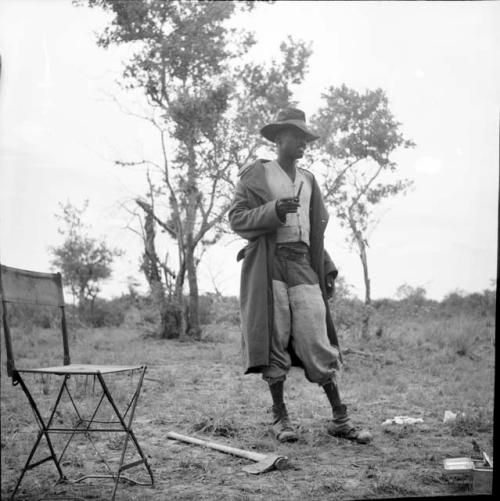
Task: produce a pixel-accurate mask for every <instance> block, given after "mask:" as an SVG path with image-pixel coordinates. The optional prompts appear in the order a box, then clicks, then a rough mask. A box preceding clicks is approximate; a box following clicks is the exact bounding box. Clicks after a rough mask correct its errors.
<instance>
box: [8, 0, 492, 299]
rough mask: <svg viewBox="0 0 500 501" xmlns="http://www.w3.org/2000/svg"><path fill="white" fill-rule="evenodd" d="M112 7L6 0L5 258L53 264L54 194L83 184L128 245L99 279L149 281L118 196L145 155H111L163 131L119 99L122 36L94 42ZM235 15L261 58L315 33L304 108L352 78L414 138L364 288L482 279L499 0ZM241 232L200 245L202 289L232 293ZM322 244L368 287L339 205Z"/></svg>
mask: <svg viewBox="0 0 500 501" xmlns="http://www.w3.org/2000/svg"><path fill="white" fill-rule="evenodd" d="M108 19H109V18H108V17H107V15H106V14H104V13H103V12H101V11H100V10H98V9H88V8H85V7H75V6H73V5H72V4H71V2H70V1H66V0H44V1H38V0H37V1H28V0H0V53H1V55H2V77H1V82H0V261H1V262H2V263H4V264H7V265H10V266H16V267H21V268H25V269H32V270H39V271H43V270H48V269H49V268H50V261H51V254H50V250H49V248H50V246H54V245H58V244H60V243H61V242H62V237H61V235H59V234H58V232H57V228H58V224H59V223H58V221H57V220H56V218H55V214H56V213H60V209H59V204H60V203H64V202H66V201H68V200H69V201H71V202H72V203H73V204H75V205H77V206H78V205H81V204H82V203H83V201H84V200H86V199H88V200H89V208H88V210H87V212H86V221H87V223H88V224H89V226H90V228H89V231H90V232H91V234H92V236H95V237H99V238H100V237H103V238H105V239H106V241H107V242H108V244H109V245H110V246H114V247H119V248H121V249H123V250H124V251H125V252H124V254H123V256H121V257H120V258H117V260H116V262H115V264H114V266H113V276H112V278H111V279H110V280H108V282H107V283H106V284H105V285H104V287H103V295H104V296H106V297H111V296H114V295H119V294H121V293H122V292H126V290H127V284H128V283H129V282H130V281H131V280H138V281H139V282H141V283H143V282H144V281H143V279H142V277H141V275H140V272H139V271H138V263H139V256H140V253H141V241H140V239H139V237H138V236H137V235H136V234H135V233H134V232H132V231H131V230H130V229H129V228H128V226H129V225H130V223H131V217H130V214H129V213H128V212H127V207H129V206H130V201H131V200H133V199H134V197H136V196H138V195H142V194H143V192H144V190H145V184H146V183H145V175H144V170H143V169H141V168H137V167H136V168H123V167H119V166H117V165H115V164H114V161H115V160H135V159H138V158H144V157H149V156H151V157H154V156H155V155H157V154H158V139H157V136H156V135H155V131H154V130H153V129H152V128H151V127H150V126H149V125H148V124H147V123H146V122H144V121H143V120H140V119H138V118H136V117H134V116H131V115H130V114H127V113H125V112H124V110H123V107H126V108H130V109H132V108H134V106H137V105H138V103H139V102H140V100H139V98H138V96H137V95H134V94H133V93H126V92H124V91H122V90H120V89H119V87H118V85H117V80H119V79H120V72H121V67H122V62H123V61H124V60H125V59H126V57H127V56H128V55H129V54H130V52H129V50H128V49H126V48H110V49H107V50H104V49H102V48H99V47H97V44H96V33H98V32H100V31H101V30H102V29H103V27H104V26H106V23H107V21H108ZM232 23H233V24H234V25H236V26H239V27H245V28H246V29H248V30H251V31H253V32H254V33H255V37H256V39H257V41H258V43H257V45H256V47H254V48H253V49H252V52H251V57H252V58H254V59H255V60H256V61H259V62H270V60H271V58H272V57H276V56H277V55H278V53H279V45H280V42H281V41H283V40H284V39H285V38H286V37H287V36H288V35H291V36H293V37H294V38H299V39H303V40H305V41H309V42H311V43H312V49H313V54H312V56H311V59H310V62H309V71H308V73H307V75H306V78H305V81H304V83H303V84H302V85H301V86H300V87H298V88H297V89H296V94H295V98H296V100H297V101H298V105H299V107H300V108H301V109H303V110H304V111H305V112H306V114H307V116H310V115H312V114H313V113H314V112H315V111H316V110H317V108H318V107H319V106H320V105H321V93H322V92H324V90H325V89H326V88H327V87H328V86H330V85H334V86H338V85H341V84H342V83H345V84H346V85H348V86H349V87H352V88H354V89H356V90H358V91H361V92H362V91H364V90H365V89H375V88H378V87H381V88H382V89H384V90H385V91H386V93H387V96H388V98H389V105H390V108H391V110H392V112H393V113H394V115H395V117H396V119H397V120H398V121H399V122H401V123H402V126H401V129H402V131H403V133H404V134H405V135H406V137H408V138H410V139H412V140H413V141H414V142H415V143H416V147H415V148H414V149H412V150H403V151H399V152H397V153H396V154H395V155H394V160H395V161H396V162H397V164H398V169H399V172H400V174H401V176H402V177H407V178H410V179H412V180H413V181H414V185H413V188H412V190H411V191H410V192H409V193H408V194H407V195H406V196H399V197H397V198H394V199H393V200H391V201H389V202H387V203H386V204H384V205H383V206H381V207H380V209H379V212H378V216H379V222H378V224H377V225H376V227H375V228H374V229H373V231H371V232H370V233H369V238H368V240H369V248H368V264H369V268H370V275H371V282H372V296H373V297H374V298H380V297H394V295H395V292H396V290H397V288H398V287H399V286H400V285H402V284H404V283H407V284H410V285H412V286H414V287H424V288H425V289H426V291H427V295H428V297H430V298H434V299H438V300H439V299H442V298H443V297H444V296H445V295H446V294H448V293H449V292H451V291H456V290H461V291H466V292H480V291H482V290H484V289H486V288H491V287H492V279H494V278H496V276H497V269H496V266H497V241H498V238H497V230H498V193H499V179H498V178H499V131H500V58H499V57H498V54H499V53H500V51H499V49H500V30H498V26H499V25H500V3H499V2H299V1H298V2H285V1H278V2H276V3H275V4H271V5H267V4H258V5H257V7H256V8H255V9H254V11H253V12H251V13H245V14H243V15H239V16H238V17H237V18H235V19H234V20H233V21H232ZM116 101H118V102H119V103H121V106H119V105H118V104H117V102H116ZM267 153H268V154H272V153H270V152H267ZM302 166H303V167H307V166H306V165H302ZM244 243H245V242H244V241H242V240H241V239H239V238H238V237H236V236H234V237H228V238H227V239H226V240H224V241H223V242H221V243H219V244H217V245H216V246H215V247H214V248H212V249H210V250H209V251H207V252H206V254H205V255H204V257H203V259H202V261H201V264H200V268H199V280H200V290H201V291H202V292H213V291H214V290H215V287H216V288H217V289H218V290H220V291H222V292H223V293H224V294H228V295H237V294H238V290H239V274H240V264H239V263H237V262H236V253H237V251H238V250H239V249H240V248H241V247H242V246H243V245H244ZM325 246H326V248H327V250H328V251H329V252H330V254H331V255H332V257H333V259H334V261H335V263H336V265H337V267H338V268H339V271H340V274H341V275H342V276H343V277H344V279H345V280H346V282H347V283H348V284H350V285H351V286H352V292H353V293H354V294H356V295H358V296H359V297H363V294H364V290H363V274H362V268H361V264H360V261H359V257H358V255H357V254H356V252H355V250H354V249H351V248H350V247H349V245H348V244H347V243H346V242H345V238H344V233H343V232H342V230H341V229H340V228H339V225H338V223H337V222H336V221H335V218H333V217H332V218H331V220H330V224H329V227H328V229H327V232H326V236H325ZM170 254H171V255H172V256H175V249H174V248H172V249H171V250H170ZM143 289H144V287H143ZM144 290H145V289H144Z"/></svg>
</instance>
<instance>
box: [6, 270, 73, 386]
mask: <svg viewBox="0 0 500 501" xmlns="http://www.w3.org/2000/svg"><path fill="white" fill-rule="evenodd" d="M0 296H1V300H2V320H3V327H4V335H5V350H6V355H7V373H8V375H9V376H11V377H12V375H13V372H14V371H15V362H14V353H13V350H12V339H11V333H10V328H9V322H8V316H7V303H21V304H31V305H35V306H57V307H59V308H60V309H61V331H62V338H63V351H64V364H65V365H68V364H69V363H70V358H69V346H68V333H67V328H66V316H65V312H64V295H63V288H62V278H61V274H60V273H39V272H36V271H28V270H21V269H19V268H11V267H10V266H5V265H0Z"/></svg>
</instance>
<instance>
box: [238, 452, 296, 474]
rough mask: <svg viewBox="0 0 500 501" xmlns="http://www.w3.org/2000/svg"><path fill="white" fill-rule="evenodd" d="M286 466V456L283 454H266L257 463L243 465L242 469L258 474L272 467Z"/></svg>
mask: <svg viewBox="0 0 500 501" xmlns="http://www.w3.org/2000/svg"><path fill="white" fill-rule="evenodd" d="M286 467H287V458H286V457H285V456H276V455H274V454H272V455H270V456H266V457H265V458H264V459H262V460H261V461H259V462H257V463H252V464H249V465H247V466H244V467H243V471H246V472H247V473H251V474H252V475H259V474H260V473H266V472H267V471H271V470H274V469H277V470H284V469H285V468H286Z"/></svg>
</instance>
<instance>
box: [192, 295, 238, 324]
mask: <svg viewBox="0 0 500 501" xmlns="http://www.w3.org/2000/svg"><path fill="white" fill-rule="evenodd" d="M199 301H200V302H199V314H200V324H202V325H208V324H212V323H216V324H220V323H228V324H231V325H239V324H240V304H239V301H238V298H236V297H234V296H229V297H225V296H220V295H217V294H213V293H208V294H204V295H203V296H200V298H199Z"/></svg>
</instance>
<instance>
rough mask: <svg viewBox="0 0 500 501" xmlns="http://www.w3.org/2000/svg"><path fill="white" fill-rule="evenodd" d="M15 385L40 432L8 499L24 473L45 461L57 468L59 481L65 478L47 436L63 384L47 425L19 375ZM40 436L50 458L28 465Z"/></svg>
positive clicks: (15, 489) (17, 487) (13, 494)
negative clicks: (32, 414)
mask: <svg viewBox="0 0 500 501" xmlns="http://www.w3.org/2000/svg"><path fill="white" fill-rule="evenodd" d="M16 383H19V384H20V385H21V388H22V389H23V391H24V393H25V395H26V397H27V398H28V401H29V403H30V406H31V409H32V411H33V413H34V414H35V417H36V420H37V424H38V426H39V428H40V430H39V432H38V437H37V439H36V442H35V444H34V445H33V448H32V449H31V452H30V454H29V456H28V459H27V461H26V464H25V465H24V468H23V470H22V472H21V475H20V477H19V479H18V481H17V483H16V486H15V488H14V491H13V492H12V495H11V497H10V499H14V496H15V494H16V492H17V490H18V489H19V486H20V485H21V481H22V480H23V478H24V475H25V474H26V472H27V471H28V470H31V469H33V468H35V467H36V466H38V465H40V464H42V463H45V462H46V461H49V460H52V461H53V462H54V464H55V466H56V468H57V472H58V473H59V480H64V479H65V476H64V474H63V471H62V469H61V465H60V464H59V461H58V460H57V457H56V454H55V451H54V447H53V446H52V441H51V440H50V437H49V434H48V428H49V427H50V424H51V423H52V419H53V418H54V415H55V412H56V409H57V406H58V405H59V402H60V400H61V396H62V392H63V389H64V384H65V382H63V384H62V385H61V388H60V390H59V393H58V395H57V398H56V402H55V404H54V408H53V409H52V412H51V415H50V417H49V420H48V422H47V424H45V421H44V420H43V418H42V415H41V414H40V411H39V410H38V406H37V405H36V402H35V400H34V399H33V397H32V395H31V393H30V391H29V390H28V387H27V386H26V384H25V382H24V380H23V378H22V377H21V375H20V374H16ZM42 436H44V437H45V440H47V445H48V447H49V450H50V456H48V457H46V458H45V459H43V460H40V461H38V462H37V463H34V464H30V463H31V460H32V458H33V456H34V455H35V452H36V450H37V448H38V445H39V444H40V440H41V438H42Z"/></svg>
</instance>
